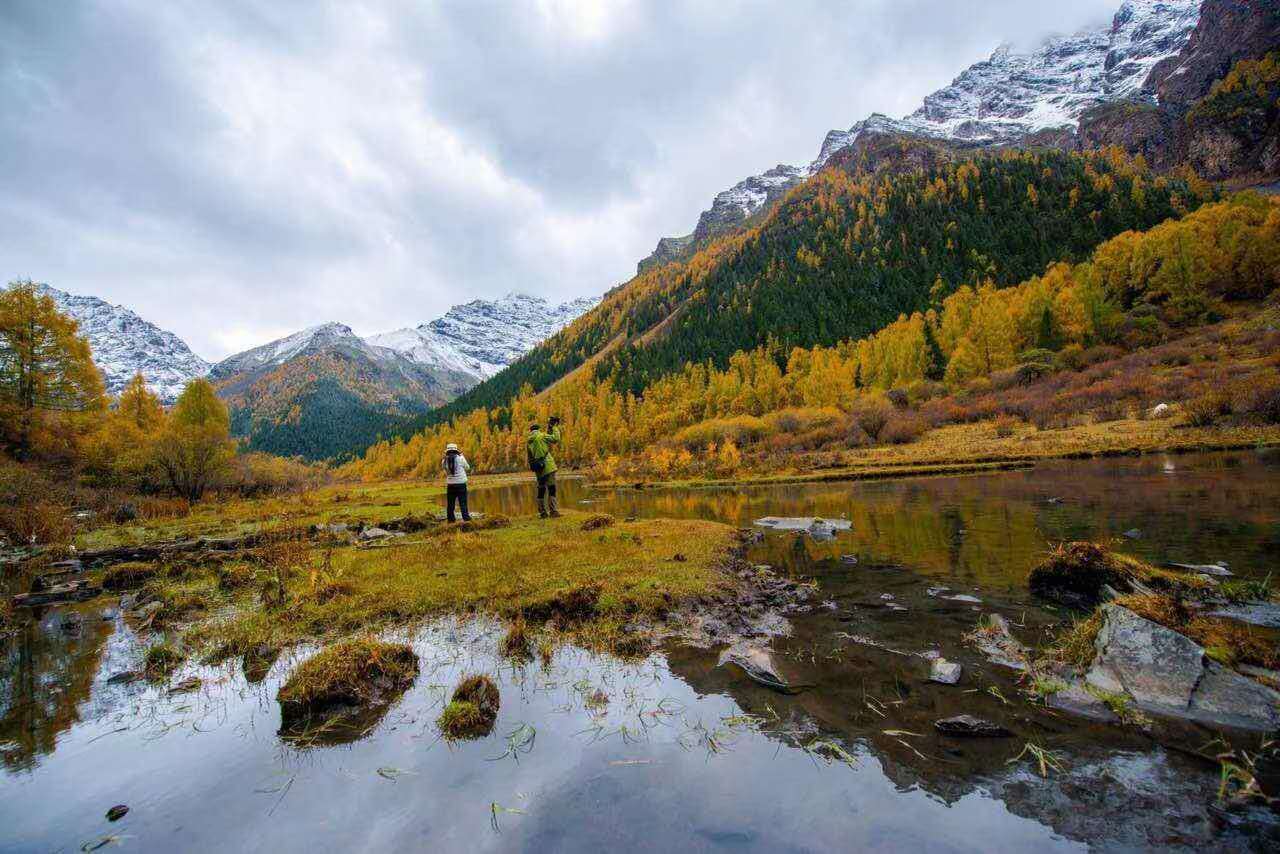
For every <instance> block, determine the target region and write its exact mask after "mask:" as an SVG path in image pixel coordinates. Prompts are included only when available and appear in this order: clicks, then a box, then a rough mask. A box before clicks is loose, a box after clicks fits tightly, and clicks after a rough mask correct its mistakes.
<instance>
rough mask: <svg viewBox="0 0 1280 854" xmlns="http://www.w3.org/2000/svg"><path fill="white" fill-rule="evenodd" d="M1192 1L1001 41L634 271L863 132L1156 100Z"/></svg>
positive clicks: (991, 125)
mask: <svg viewBox="0 0 1280 854" xmlns="http://www.w3.org/2000/svg"><path fill="white" fill-rule="evenodd" d="M1200 5H1201V0H1125V2H1123V3H1121V5H1120V9H1119V11H1118V12H1116V15H1115V17H1114V18H1113V19H1112V22H1111V25H1110V26H1109V27H1106V28H1101V29H1095V30H1085V31H1082V32H1078V33H1075V34H1073V35H1068V36H1052V37H1050V38H1047V39H1045V40H1044V41H1043V42H1042V43H1041V44H1040V45H1039V46H1038V47H1036V48H1035V49H1033V50H1031V51H1029V52H1018V51H1016V50H1014V49H1013V48H1011V47H1010V46H1008V45H1001V46H1000V47H999V48H997V49H996V51H995V52H994V53H992V54H991V56H990V57H989V58H988V59H986V60H984V61H982V62H979V63H977V64H975V65H972V66H970V67H969V68H967V69H966V70H965V71H964V72H962V73H961V74H960V76H958V77H957V78H956V79H955V80H953V81H952V82H951V84H950V85H949V86H946V87H944V88H942V89H939V90H938V91H937V92H934V93H933V94H932V95H929V96H928V97H926V98H925V99H924V103H923V104H922V105H921V107H920V108H919V109H917V110H916V111H915V112H913V113H911V114H910V115H908V116H905V117H903V118H901V119H894V118H890V117H889V116H884V115H880V114H873V115H871V116H869V117H868V118H866V119H863V120H862V121H859V122H856V123H855V124H854V125H853V126H852V127H850V128H849V129H848V130H833V131H831V132H830V133H828V134H827V136H826V138H825V139H824V140H823V142H822V145H821V147H820V148H819V150H818V156H817V157H816V158H814V160H813V161H812V162H811V163H809V164H808V165H807V166H776V167H774V168H773V169H770V170H769V171H767V172H764V173H762V174H760V175H755V176H752V177H750V178H747V179H746V180H745V181H742V182H740V183H738V184H736V185H734V186H733V187H732V188H730V189H729V190H726V191H724V192H722V193H720V194H719V195H717V196H716V197H715V200H714V201H713V202H712V205H711V207H710V209H708V210H706V211H704V212H703V213H702V215H701V216H700V217H699V220H698V226H697V228H696V229H695V231H694V233H693V234H692V235H689V236H688V237H684V238H664V239H663V241H664V242H660V243H659V246H658V249H657V250H655V252H654V254H653V255H651V256H650V257H649V258H646V259H645V260H644V261H641V262H640V269H641V270H643V269H645V267H646V266H648V265H649V264H651V263H654V262H655V261H657V262H661V261H663V260H668V256H674V257H679V254H678V252H673V250H679V252H683V251H686V250H687V249H690V248H692V247H694V246H696V245H697V244H698V243H700V242H701V241H702V240H703V239H704V238H705V237H709V236H711V235H713V234H716V233H718V232H720V231H723V230H725V229H726V228H728V227H732V226H734V225H737V224H738V223H741V222H743V221H744V220H746V219H748V218H750V217H751V216H753V215H754V214H755V213H757V212H758V211H760V210H761V209H762V208H764V207H765V206H766V205H768V204H771V203H772V202H773V201H774V200H775V199H777V198H779V197H781V196H782V195H784V194H785V193H786V192H787V190H789V189H791V187H793V186H795V185H796V184H799V183H800V182H802V181H804V180H805V179H806V178H808V177H810V176H811V175H813V174H814V173H815V172H817V171H818V170H819V169H821V168H822V167H823V166H824V165H826V163H827V162H828V161H829V160H830V159H831V157H832V156H833V155H834V154H836V152H838V151H840V150H841V149H844V148H847V147H848V146H851V145H853V144H854V143H855V142H857V141H858V139H859V138H860V137H861V136H863V135H864V134H866V133H870V132H881V133H907V134H917V135H922V136H929V137H935V138H939V139H950V140H957V141H963V142H966V143H970V144H976V145H989V144H1003V143H1010V142H1015V141H1017V140H1019V139H1021V138H1023V137H1025V136H1027V135H1028V134H1031V133H1035V132H1037V131H1043V130H1047V129H1050V128H1061V127H1072V126H1074V125H1075V123H1076V122H1077V121H1078V120H1079V119H1080V116H1081V115H1082V114H1083V113H1084V112H1085V111H1086V110H1088V109H1089V108H1090V107H1094V106H1097V105H1098V104H1102V103H1108V102H1112V101H1120V100H1145V101H1154V91H1153V87H1152V86H1151V85H1149V83H1148V77H1149V75H1150V74H1151V71H1152V69H1153V68H1155V66H1156V65H1157V64H1158V63H1160V62H1161V61H1162V60H1165V59H1168V58H1170V57H1174V56H1176V55H1177V54H1178V53H1179V52H1180V51H1181V50H1182V48H1183V47H1184V46H1185V45H1186V44H1187V41H1188V39H1189V38H1190V37H1191V33H1192V31H1193V30H1194V29H1195V27H1196V24H1197V22H1198V21H1199V19H1200ZM664 248H665V249H666V251H665V252H664Z"/></svg>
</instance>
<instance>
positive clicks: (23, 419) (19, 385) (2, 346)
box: [0, 280, 104, 457]
mask: <svg viewBox="0 0 1280 854" xmlns="http://www.w3.org/2000/svg"><path fill="white" fill-rule="evenodd" d="M103 404H104V398H103V390H102V376H101V374H99V373H98V369H97V367H95V366H94V364H93V359H92V358H91V354H90V352H89V342H88V341H86V340H85V339H84V338H83V337H82V336H81V335H80V334H79V330H78V327H77V325H76V322H75V320H73V319H72V318H70V317H68V316H67V315H65V314H63V313H62V312H60V311H59V310H58V306H57V303H55V302H54V300H53V298H52V297H51V296H49V295H48V294H46V293H43V292H42V291H41V289H40V286H38V285H36V284H35V283H33V282H31V281H29V280H28V281H18V282H12V283H10V286H9V287H8V288H6V289H5V290H4V291H3V292H0V415H2V416H3V425H4V429H3V436H2V437H0V439H3V441H4V442H6V443H9V444H11V445H13V447H14V448H15V449H16V451H17V454H18V456H19V457H26V456H29V455H30V453H31V452H32V450H33V448H36V449H40V448H41V446H46V447H52V446H61V448H62V449H65V448H66V445H67V442H68V441H69V440H68V438H67V433H68V428H72V430H74V428H76V427H77V426H78V425H76V424H74V423H73V422H74V421H75V419H76V416H77V415H80V414H83V413H89V412H95V411H99V410H101V408H102V406H103Z"/></svg>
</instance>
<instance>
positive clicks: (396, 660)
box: [276, 638, 418, 726]
mask: <svg viewBox="0 0 1280 854" xmlns="http://www.w3.org/2000/svg"><path fill="white" fill-rule="evenodd" d="M417 675H418V656H417V655H415V654H414V652H413V650H412V649H410V648H409V647H408V646H406V645H405V644H396V643H385V642H383V641H379V640H375V639H373V638H356V639H353V640H346V641H342V642H341V643H337V644H334V645H333V646H330V647H326V648H325V649H322V650H321V651H320V652H318V653H316V654H315V655H313V656H311V658H308V659H307V660H306V661H304V662H302V664H300V665H298V667H297V668H296V669H295V670H294V671H293V673H292V674H290V676H289V679H288V681H286V682H285V683H284V685H283V686H281V688H280V691H279V693H278V694H277V695H276V700H277V701H279V703H280V712H281V717H282V718H283V720H284V722H285V724H286V726H289V725H291V724H293V723H296V722H299V721H302V720H306V719H309V718H311V717H312V716H315V715H325V714H328V713H330V712H334V711H342V710H348V709H352V708H360V707H368V706H389V705H390V704H391V703H393V702H394V701H395V700H396V699H398V698H399V697H400V695H401V694H403V693H404V692H405V691H406V690H407V689H408V688H409V687H410V686H411V685H413V680H414V679H415V678H417Z"/></svg>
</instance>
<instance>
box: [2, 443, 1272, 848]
mask: <svg viewBox="0 0 1280 854" xmlns="http://www.w3.org/2000/svg"><path fill="white" fill-rule="evenodd" d="M1278 473H1280V468H1278V467H1277V457H1276V455H1273V454H1253V453H1242V454H1224V455H1212V456H1205V457H1194V458H1193V457H1179V458H1169V459H1159V458H1151V459H1141V460H1105V461H1095V462H1087V463H1061V464H1049V465H1045V466H1041V467H1039V468H1037V469H1036V470H1035V471H1032V472H1016V473H1008V474H1001V475H995V476H990V477H988V476H982V477H966V478H949V479H927V480H916V481H903V482H897V483H868V484H817V485H805V486H785V487H783V486H778V487H769V488H756V489H732V490H728V489H721V490H690V491H684V492H679V493H677V492H657V491H653V492H648V491H646V492H636V491H622V492H617V493H596V492H591V491H590V490H588V489H587V488H586V487H585V486H584V485H583V484H581V483H578V482H575V481H572V480H565V481H564V483H563V486H562V491H563V494H564V497H565V502H566V504H570V505H574V504H576V502H578V501H584V500H585V501H590V502H591V503H590V504H583V505H580V506H582V507H583V508H591V509H599V510H602V511H607V512H611V513H614V514H615V515H618V516H628V515H641V516H659V515H662V516H677V517H700V518H711V519H724V520H726V521H728V522H731V523H733V524H737V525H746V524H750V523H751V521H752V520H754V519H755V518H757V517H760V516H765V515H805V516H811V515H821V516H829V517H843V518H848V519H850V520H851V521H852V522H853V530H852V531H851V532H849V533H847V534H841V535H840V536H838V537H837V539H836V540H835V541H834V542H832V543H816V542H813V541H812V540H811V539H809V538H807V537H804V536H794V535H790V534H783V533H771V534H769V536H768V537H767V538H766V539H765V541H764V542H763V543H761V544H760V545H759V546H758V547H757V548H756V549H755V551H754V552H753V554H752V559H753V560H756V561H759V562H766V563H770V564H772V565H774V566H776V567H779V568H781V569H783V570H784V571H786V572H789V573H792V574H795V575H798V576H802V577H805V578H813V579H816V580H817V581H818V582H819V600H820V601H821V602H822V603H823V606H822V607H821V608H819V609H817V610H816V611H814V612H813V613H811V614H808V615H804V616H799V617H796V618H795V619H794V620H793V621H792V622H793V629H794V631H793V633H792V634H791V636H789V637H786V638H781V639H777V640H776V641H775V642H774V649H775V651H776V652H777V654H778V656H779V659H780V660H781V661H782V662H783V663H784V665H785V667H786V672H787V674H788V676H790V677H792V678H793V681H795V682H797V683H801V682H803V683H810V684H812V685H813V686H814V687H813V688H812V689H811V690H808V691H805V692H804V693H801V694H799V695H796V696H782V695H779V694H776V693H774V692H771V691H768V690H767V689H765V688H763V687H761V686H759V685H757V684H756V683H754V682H752V681H751V680H750V679H748V678H746V677H745V676H744V675H743V674H742V673H741V672H739V671H737V670H735V669H734V668H732V667H722V666H718V657H717V655H716V652H717V651H716V650H697V649H690V648H687V647H684V648H671V649H668V650H666V651H665V652H664V654H663V655H655V656H653V657H651V658H649V659H648V660H646V661H644V662H641V663H621V662H617V661H614V660H611V659H607V658H599V657H596V656H592V655H590V654H588V653H585V652H583V651H581V650H576V649H573V648H568V649H564V650H562V651H561V652H560V653H558V654H557V655H556V657H555V659H554V660H553V661H552V663H551V665H550V666H548V667H545V668H544V667H542V666H541V665H540V664H538V663H536V662H526V663H523V664H513V663H512V662H510V661H507V660H503V659H501V658H499V657H498V655H497V644H498V641H499V638H500V637H501V628H500V627H498V626H496V625H490V624H486V623H482V622H481V623H470V624H462V625H459V624H454V623H452V622H445V623H442V624H440V625H435V626H430V627H427V628H425V629H423V630H422V631H420V632H417V633H415V634H414V635H413V636H411V637H406V638H404V639H405V640H408V641H409V642H411V643H412V644H413V646H414V648H415V650H416V651H417V652H418V654H419V656H420V658H421V663H422V668H421V673H420V675H419V678H418V680H417V682H416V683H415V685H414V686H413V687H412V688H411V689H410V690H409V691H408V692H407V693H406V694H405V695H404V696H403V697H402V698H400V699H399V700H398V701H397V702H395V703H394V704H390V705H388V706H386V707H384V708H382V709H379V710H376V714H375V715H374V716H372V717H371V718H369V719H364V720H361V721H358V722H356V724H357V725H356V726H355V727H353V728H351V729H350V730H349V731H345V732H344V733H342V734H341V735H342V736H343V737H342V738H339V739H335V740H334V741H337V742H340V744H339V745H338V746H329V745H331V744H332V742H326V741H325V740H319V741H317V740H314V739H302V740H299V739H297V738H296V737H295V736H296V733H292V732H288V731H286V732H281V729H280V724H281V721H280V714H279V707H278V705H277V704H276V702H275V695H276V691H277V690H278V688H279V685H280V683H281V681H282V680H283V679H284V678H285V677H286V676H287V675H288V673H289V672H290V671H291V670H292V668H293V667H294V666H295V665H296V663H297V662H298V661H299V660H300V658H301V657H302V656H304V655H305V654H306V652H307V650H296V649H295V650H289V651H287V652H285V653H284V654H280V653H277V652H276V651H274V650H266V649H264V650H260V651H258V654H257V655H255V656H253V657H251V658H250V660H247V661H245V662H243V663H237V662H232V663H229V664H227V665H225V666H222V667H218V668H210V667H198V666H191V665H189V666H188V667H187V668H186V669H185V670H183V671H182V672H180V673H178V674H176V675H175V679H182V678H186V677H188V676H192V675H195V676H198V677H200V679H201V680H202V686H201V689H200V690H199V691H198V692H195V693H192V694H182V695H170V694H169V693H168V692H167V691H166V690H165V688H164V686H149V685H145V684H135V685H124V684H110V683H109V682H108V677H109V676H110V674H111V673H114V672H116V671H119V670H125V669H129V668H131V667H134V666H136V663H137V660H138V656H139V655H140V649H141V641H140V640H139V639H137V638H136V637H134V636H133V634H132V632H131V630H130V629H129V628H128V627H127V626H125V625H124V624H123V623H122V622H120V621H119V620H118V619H117V620H115V621H103V620H101V619H100V613H99V611H95V610H94V606H93V605H92V604H88V605H85V606H80V607H77V608H73V609H66V610H65V611H58V610H55V611H52V612H50V613H49V614H48V615H46V616H45V618H44V620H43V621H42V622H41V623H39V624H38V625H32V626H30V627H28V629H27V630H26V631H25V633H24V634H22V635H20V636H18V637H17V638H15V639H12V640H11V641H10V642H9V643H8V645H7V646H5V647H3V655H4V672H3V673H2V674H0V753H2V758H3V762H4V766H5V767H4V770H3V773H0V826H2V827H4V828H5V832H4V834H2V835H0V851H7V850H15V851H19V850H20V851H26V850H32V849H36V850H48V849H64V850H74V849H76V848H78V847H80V846H81V845H84V844H86V843H90V844H92V843H94V842H95V841H100V840H101V839H102V838H103V836H104V835H105V834H108V833H118V834H123V835H127V836H128V837H129V844H130V847H132V848H134V849H136V850H204V849H212V848H220V849H231V850H240V849H249V850H271V851H293V850H300V851H313V850H315V849H316V848H321V849H324V850H345V849H350V848H361V849H366V850H388V849H401V848H424V847H430V848H432V849H434V850H447V851H452V850H467V851H475V850H557V851H587V850H591V851H597V850H600V849H602V848H605V847H608V848H620V849H631V848H634V849H644V850H710V849H718V848H723V847H728V846H732V847H737V848H743V849H749V850H769V851H776V850H862V849H882V850H897V849H901V848H908V847H911V848H926V849H929V850H956V851H961V850H974V851H986V850H992V849H996V848H998V849H1003V850H1024V849H1029V848H1036V849H1044V850H1058V849H1062V850H1068V849H1072V850H1076V849H1079V848H1080V847H1082V845H1081V843H1082V842H1087V843H1093V844H1102V845H1103V846H1104V847H1105V846H1108V845H1109V846H1111V847H1122V848H1147V847H1152V846H1158V845H1161V844H1166V843H1167V842H1168V841H1169V840H1170V839H1173V840H1175V841H1177V842H1179V843H1180V844H1182V845H1183V846H1186V847H1196V846H1200V847H1213V846H1218V845H1223V844H1226V843H1224V840H1223V838H1222V837H1220V836H1218V835H1217V831H1216V830H1215V828H1214V826H1213V825H1212V822H1211V821H1210V818H1209V813H1208V811H1207V805H1208V804H1210V803H1211V802H1212V800H1213V796H1214V789H1215V786H1216V778H1215V776H1214V772H1213V769H1211V768H1207V767H1205V766H1201V765H1197V764H1195V762H1194V760H1191V759H1186V758H1181V757H1174V756H1170V755H1167V754H1165V753H1164V752H1162V751H1160V750H1158V749H1153V748H1152V746H1151V745H1150V744H1149V743H1148V742H1145V741H1143V740H1140V739H1138V738H1136V737H1134V736H1132V735H1129V734H1127V733H1125V732H1123V731H1120V730H1116V729H1110V728H1105V727H1101V726H1095V725H1091V724H1088V723H1085V722H1081V721H1078V720H1071V719H1065V718H1062V717H1058V716H1055V715H1052V714H1050V713H1049V712H1048V711H1047V710H1043V709H1038V708H1035V707H1031V706H1029V705H1028V704H1026V703H1024V702H1022V701H1021V700H1020V699H1019V698H1018V691H1019V690H1020V688H1021V686H1020V685H1019V683H1018V681H1017V674H1015V673H1013V672H1012V671H1008V670H1005V669H1003V668H999V667H996V666H993V665H990V664H988V663H987V662H985V661H984V660H982V659H981V657H979V656H977V655H976V654H974V653H973V652H972V651H971V650H969V649H968V648H967V647H966V646H965V645H964V644H963V643H962V641H961V636H962V635H963V633H964V632H965V631H966V630H967V629H969V628H971V627H972V625H973V623H974V621H975V620H976V618H977V614H978V613H979V612H982V611H987V610H996V611H1000V612H1001V613H1004V614H1005V615H1006V616H1008V617H1009V618H1010V619H1011V621H1013V622H1014V624H1015V626H1016V627H1017V631H1018V632H1019V634H1020V636H1021V637H1023V639H1024V640H1027V641H1030V642H1036V641H1038V640H1040V639H1041V638H1042V637H1043V632H1044V631H1046V629H1047V628H1048V627H1049V626H1050V625H1052V623H1053V622H1054V620H1056V619H1057V618H1056V617H1055V616H1054V615H1052V614H1050V613H1048V612H1045V611H1043V610H1041V609H1040V608H1038V607H1037V606H1036V604H1035V603H1034V602H1032V601H1030V599H1029V598H1028V597H1027V595H1026V592H1025V589H1024V585H1023V583H1022V579H1023V578H1024V577H1025V573H1026V571H1027V569H1028V568H1029V567H1030V566H1031V565H1032V564H1033V563H1034V562H1035V560H1036V559H1037V558H1038V556H1039V554H1040V553H1041V551H1042V550H1043V547H1044V544H1045V543H1046V542H1047V541H1052V540H1057V539H1067V538H1079V537H1098V536H1119V535H1120V534H1121V532H1123V531H1125V530H1128V529H1130V528H1138V529H1140V531H1141V536H1140V538H1138V539H1133V540H1125V541H1124V543H1123V545H1124V547H1125V548H1127V549H1129V550H1131V551H1134V552H1136V553H1139V554H1142V555H1144V556H1146V557H1149V558H1152V559H1156V560H1161V559H1166V558H1168V559H1181V560H1191V561H1194V562H1204V561H1208V560H1220V559H1221V560H1227V561H1229V562H1230V563H1231V564H1232V567H1233V569H1235V570H1236V571H1237V572H1239V573H1241V574H1262V573H1265V571H1266V570H1267V569H1269V568H1270V566H1271V565H1272V564H1273V563H1274V559H1275V557H1276V555H1277V554H1280V509H1278V508H1280V478H1277V476H1276V475H1277V474H1278ZM474 504H475V505H476V506H477V508H478V509H484V510H487V511H489V512H505V513H509V514H527V513H529V512H531V511H532V509H533V495H532V489H531V488H522V487H506V488H502V489H492V490H477V491H476V493H475V496H474ZM848 553H856V554H857V555H858V556H859V560H858V561H857V562H856V563H852V562H844V561H841V560H839V556H840V555H842V554H848ZM961 593H963V594H965V595H967V596H969V597H971V599H972V600H977V601H976V602H975V601H971V600H968V599H966V600H958V599H953V598H948V597H950V596H953V595H955V594H961ZM887 603H892V605H893V606H894V607H889V605H888V604H887ZM97 607H98V608H99V609H100V607H101V606H100V604H99V605H98V606H97ZM77 618H78V620H79V622H78V624H77V625H76V627H75V628H74V629H70V628H69V629H67V630H64V629H63V626H64V625H67V626H70V625H71V624H72V623H75V622H76V619H77ZM923 653H940V654H943V655H945V656H946V657H947V658H948V659H950V660H953V661H957V662H960V663H961V664H962V665H963V666H964V669H965V671H964V673H965V675H964V678H963V681H962V684H961V686H959V687H958V688H950V687H944V686H940V685H935V684H932V683H929V682H928V681H927V680H926V678H925V676H926V674H927V670H928V661H927V659H926V658H925V657H924V656H923V655H922V654H923ZM471 672H486V673H490V674H493V675H494V676H495V677H496V678H497V680H498V683H499V686H500V690H501V693H502V705H501V711H500V713H499V718H498V721H497V723H496V726H495V728H494V732H493V734H492V735H490V736H489V737H488V738H485V739H482V740H480V741H477V742H475V743H466V744H455V745H449V744H447V743H445V742H443V741H441V740H440V739H439V736H438V733H437V732H436V730H435V725H434V721H435V719H436V717H437V716H438V715H439V713H440V710H441V708H442V707H443V705H444V703H445V702H446V701H447V699H448V695H449V692H450V691H451V690H452V688H453V686H454V684H456V682H457V681H458V679H459V678H460V676H461V675H463V674H465V673H471ZM961 712H967V713H970V714H976V715H980V716H982V717H987V718H989V719H991V720H995V721H998V722H1001V723H1002V724H1004V725H1005V726H1007V727H1008V728H1009V729H1011V730H1012V731H1014V732H1015V733H1016V737H1015V738H1014V739H1009V740H993V741H985V742H968V743H958V742H955V741H952V740H948V739H945V738H942V737H940V736H938V735H937V734H936V733H935V732H934V730H933V728H932V722H933V721H934V720H936V719H937V718H939V717H944V716H949V715H952V714H957V713H961ZM353 735H354V736H355V738H352V736H353ZM1027 741H1035V742H1037V743H1039V744H1042V745H1044V746H1046V747H1049V748H1050V749H1053V750H1056V751H1058V752H1059V753H1060V755H1061V756H1062V758H1063V759H1064V761H1065V764H1066V768H1067V770H1066V771H1065V772H1063V773H1062V774H1061V775H1060V776H1057V777H1054V778H1051V779H1049V780H1045V779H1042V778H1040V777H1039V776H1038V774H1036V773H1034V771H1033V770H1031V769H1030V768H1029V767H1028V766H1027V765H1026V763H1025V762H1014V763H1012V764H1011V763H1010V760H1012V759H1015V758H1016V756H1017V755H1018V753H1019V751H1020V750H1021V748H1022V746H1023V744H1025V743H1026V742H1027ZM837 747H838V750H837V749H836V748H837ZM846 758H847V761H846ZM115 803H127V804H129V805H130V806H131V811H130V813H129V814H128V815H127V816H126V817H125V818H124V819H122V821H121V823H120V824H119V825H111V826H108V825H107V823H106V822H105V819H104V818H103V813H104V811H105V810H106V808H107V807H109V806H111V805H112V804H115ZM1233 844H1234V843H1233Z"/></svg>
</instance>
